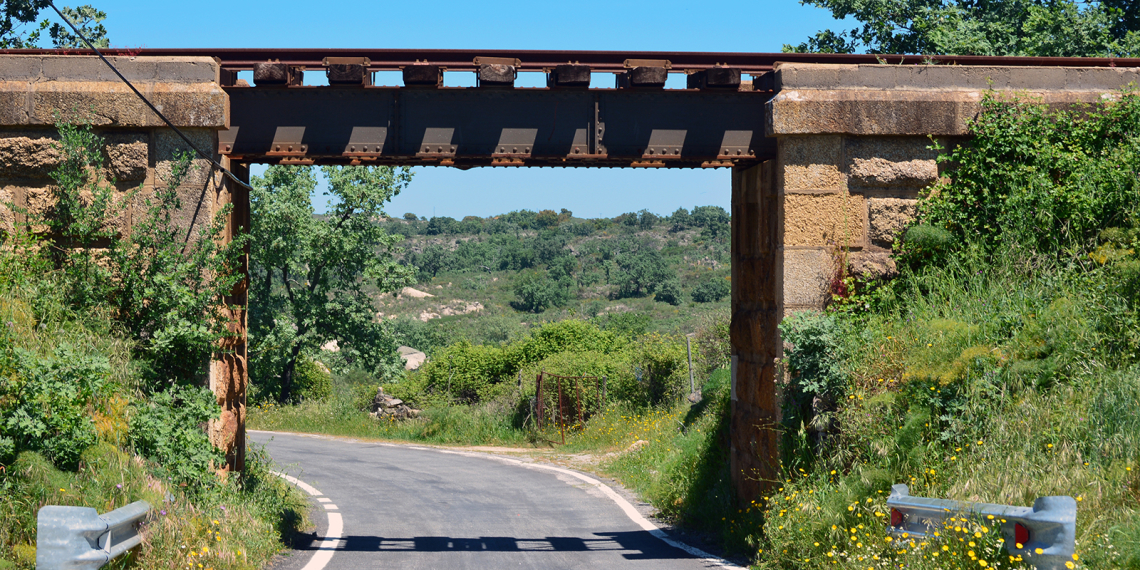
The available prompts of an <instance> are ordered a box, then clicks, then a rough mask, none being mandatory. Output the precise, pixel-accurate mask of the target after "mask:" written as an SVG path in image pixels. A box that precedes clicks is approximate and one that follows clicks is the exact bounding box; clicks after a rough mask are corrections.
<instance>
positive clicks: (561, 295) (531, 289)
mask: <svg viewBox="0 0 1140 570" xmlns="http://www.w3.org/2000/svg"><path fill="white" fill-rule="evenodd" d="M568 285H569V284H568V283H567V282H566V280H565V279H563V280H555V279H552V278H551V276H550V275H549V274H547V272H546V271H530V272H526V273H523V274H522V275H520V276H519V277H518V278H517V279H515V295H517V296H518V301H517V302H515V303H511V305H512V306H513V307H514V308H516V309H518V310H520V311H526V312H528V313H541V312H543V311H545V310H546V309H549V308H551V307H561V306H563V305H565V304H566V302H567V301H568V300H570V292H569V290H568V289H567V287H568Z"/></svg>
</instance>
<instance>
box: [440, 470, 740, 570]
mask: <svg viewBox="0 0 1140 570" xmlns="http://www.w3.org/2000/svg"><path fill="white" fill-rule="evenodd" d="M428 449H432V450H434V451H438V452H440V453H452V454H455V455H464V456H468V457H484V458H491V459H495V460H498V461H501V462H504V463H509V464H512V465H518V466H520V467H524V468H527V469H542V470H546V471H554V472H556V473H561V474H563V475H569V476H571V477H574V478H575V479H578V480H580V481H582V482H584V483H586V484H588V485H591V486H593V487H594V488H596V489H598V490H599V491H601V492H602V494H603V495H605V496H606V497H609V499H610V500H611V501H613V502H614V504H616V505H617V506H618V508H620V509H621V510H622V512H623V513H625V516H626V517H628V518H629V520H631V521H633V522H634V523H635V524H637V525H638V526H640V527H641V529H642V530H644V531H646V532H648V533H649V534H651V535H653V536H654V537H656V538H657V539H658V540H660V541H662V542H664V543H665V544H668V545H669V546H672V547H673V548H676V549H679V550H682V551H684V552H687V553H689V554H691V555H692V556H695V557H697V558H699V559H701V560H703V561H705V562H708V563H710V564H712V565H714V566H717V567H720V568H744V567H743V566H739V565H737V564H734V563H732V562H730V561H728V560H725V559H724V558H721V557H719V556H716V555H714V554H710V553H708V552H705V551H704V550H701V549H699V548H697V547H695V546H690V545H688V544H685V543H683V542H680V541H678V540H674V539H673V538H671V537H670V536H669V534H668V533H666V532H665V531H664V530H662V529H661V527H659V526H657V525H656V524H653V521H650V520H649V519H647V518H645V517H644V516H642V515H641V513H639V512H638V511H637V509H636V508H634V507H633V505H631V504H630V502H629V501H627V500H625V497H622V496H621V495H619V494H618V493H617V491H614V490H613V489H612V488H611V487H610V486H609V485H606V484H605V483H602V482H601V481H599V480H597V479H594V478H593V477H590V476H588V475H584V474H582V473H578V472H577V471H572V470H570V469H564V468H562V467H556V466H554V465H545V464H542V463H528V462H526V461H519V460H517V459H511V458H509V457H502V456H499V455H492V454H489V453H472V452H469V451H454V450H449V449H440V448H428Z"/></svg>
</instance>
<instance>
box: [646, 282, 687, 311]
mask: <svg viewBox="0 0 1140 570" xmlns="http://www.w3.org/2000/svg"><path fill="white" fill-rule="evenodd" d="M654 300H656V301H661V302H662V303H669V304H670V305H674V306H676V305H680V304H681V303H684V302H685V294H684V293H682V292H681V280H680V279H678V278H677V276H676V275H674V276H673V277H670V278H669V279H667V280H665V281H664V282H663V283H661V284H660V285H658V286H657V295H656V296H655V297H654Z"/></svg>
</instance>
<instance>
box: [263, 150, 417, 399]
mask: <svg viewBox="0 0 1140 570" xmlns="http://www.w3.org/2000/svg"><path fill="white" fill-rule="evenodd" d="M322 169H323V170H322V171H323V172H324V174H325V176H326V177H327V178H328V180H329V191H330V193H331V194H332V195H334V196H335V197H336V198H337V201H336V203H335V205H334V206H333V207H332V208H331V210H330V211H329V213H328V215H327V216H324V217H322V218H317V217H315V216H314V215H313V209H312V194H313V191H314V190H315V188H316V178H315V177H314V176H313V172H312V169H311V168H307V167H287V166H275V167H271V168H269V169H268V170H266V173H265V177H264V178H259V177H255V178H254V179H253V187H254V191H253V192H252V193H251V195H250V207H251V217H252V220H253V228H252V232H251V235H252V251H251V256H252V265H251V269H250V274H251V303H250V306H251V308H252V309H253V310H252V311H251V313H250V319H249V320H250V340H251V344H252V346H251V352H252V353H253V354H254V357H253V360H254V362H253V367H252V372H253V381H255V382H259V383H261V384H263V385H265V386H279V391H278V393H277V398H278V400H280V401H283V402H287V401H291V400H292V397H293V392H294V390H295V388H294V385H293V384H294V374H295V371H296V367H297V364H298V362H300V360H301V357H302V355H304V354H307V353H312V352H315V351H316V350H317V348H318V347H320V346H321V345H323V344H325V343H327V342H328V341H331V340H336V341H337V342H338V344H339V346H340V349H341V353H342V356H343V358H344V359H345V361H346V363H347V364H350V365H354V366H359V367H362V368H365V369H368V370H370V371H372V373H373V374H374V375H375V376H377V377H380V378H391V377H397V376H399V375H402V374H403V366H402V364H401V362H400V359H399V357H398V356H397V355H396V345H395V343H394V342H393V339H392V337H391V335H390V334H388V333H387V331H385V329H384V326H383V325H382V324H381V323H378V322H376V320H375V318H374V316H375V312H376V311H375V308H374V307H373V301H372V299H371V298H370V297H369V294H368V291H366V289H365V285H366V284H368V285H369V286H370V287H374V289H375V290H378V291H380V292H388V291H394V290H397V289H399V288H400V287H403V286H404V285H407V284H409V283H410V282H411V279H412V275H413V272H412V270H411V269H410V268H409V267H407V266H404V265H400V264H398V263H396V262H395V261H394V260H393V255H396V254H398V253H400V250H399V249H398V248H396V243H397V242H398V241H399V240H400V239H401V237H400V236H399V235H393V234H389V233H388V232H387V231H385V229H384V228H383V227H382V226H381V225H380V224H378V223H376V222H375V220H377V219H380V218H382V217H384V211H383V209H382V208H383V205H384V203H385V202H387V201H388V200H390V199H391V198H392V197H393V196H395V195H396V194H398V193H399V192H400V190H402V189H403V188H404V187H406V186H407V185H408V183H409V182H410V181H411V172H410V171H409V170H407V169H395V168H389V167H363V166H362V167H322Z"/></svg>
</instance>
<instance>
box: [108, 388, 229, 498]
mask: <svg viewBox="0 0 1140 570" xmlns="http://www.w3.org/2000/svg"><path fill="white" fill-rule="evenodd" d="M218 411H219V410H218V403H217V399H216V397H215V396H214V393H213V392H211V391H210V390H209V388H198V387H191V386H187V387H180V386H175V387H172V388H171V389H169V390H167V391H165V392H159V393H157V394H154V396H153V397H152V398H151V401H150V402H148V403H145V404H142V405H140V406H138V407H137V409H136V410H135V413H134V415H133V417H131V432H130V433H131V444H132V445H133V446H134V448H135V451H137V452H138V453H139V454H140V455H143V456H145V457H147V458H148V459H151V460H153V461H155V462H156V463H157V464H158V465H159V466H160V469H161V470H162V471H164V472H166V473H168V474H169V476H170V477H173V478H174V479H175V480H177V481H182V482H192V481H200V480H201V479H202V478H203V477H205V476H207V475H208V474H210V472H211V470H212V469H213V468H215V467H218V466H220V465H222V463H223V460H224V458H223V457H222V454H221V453H220V452H219V451H218V450H217V449H215V448H214V446H213V444H211V443H210V438H209V436H208V435H207V433H206V426H207V425H208V422H209V421H210V420H212V419H214V418H216V417H217V416H218Z"/></svg>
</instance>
